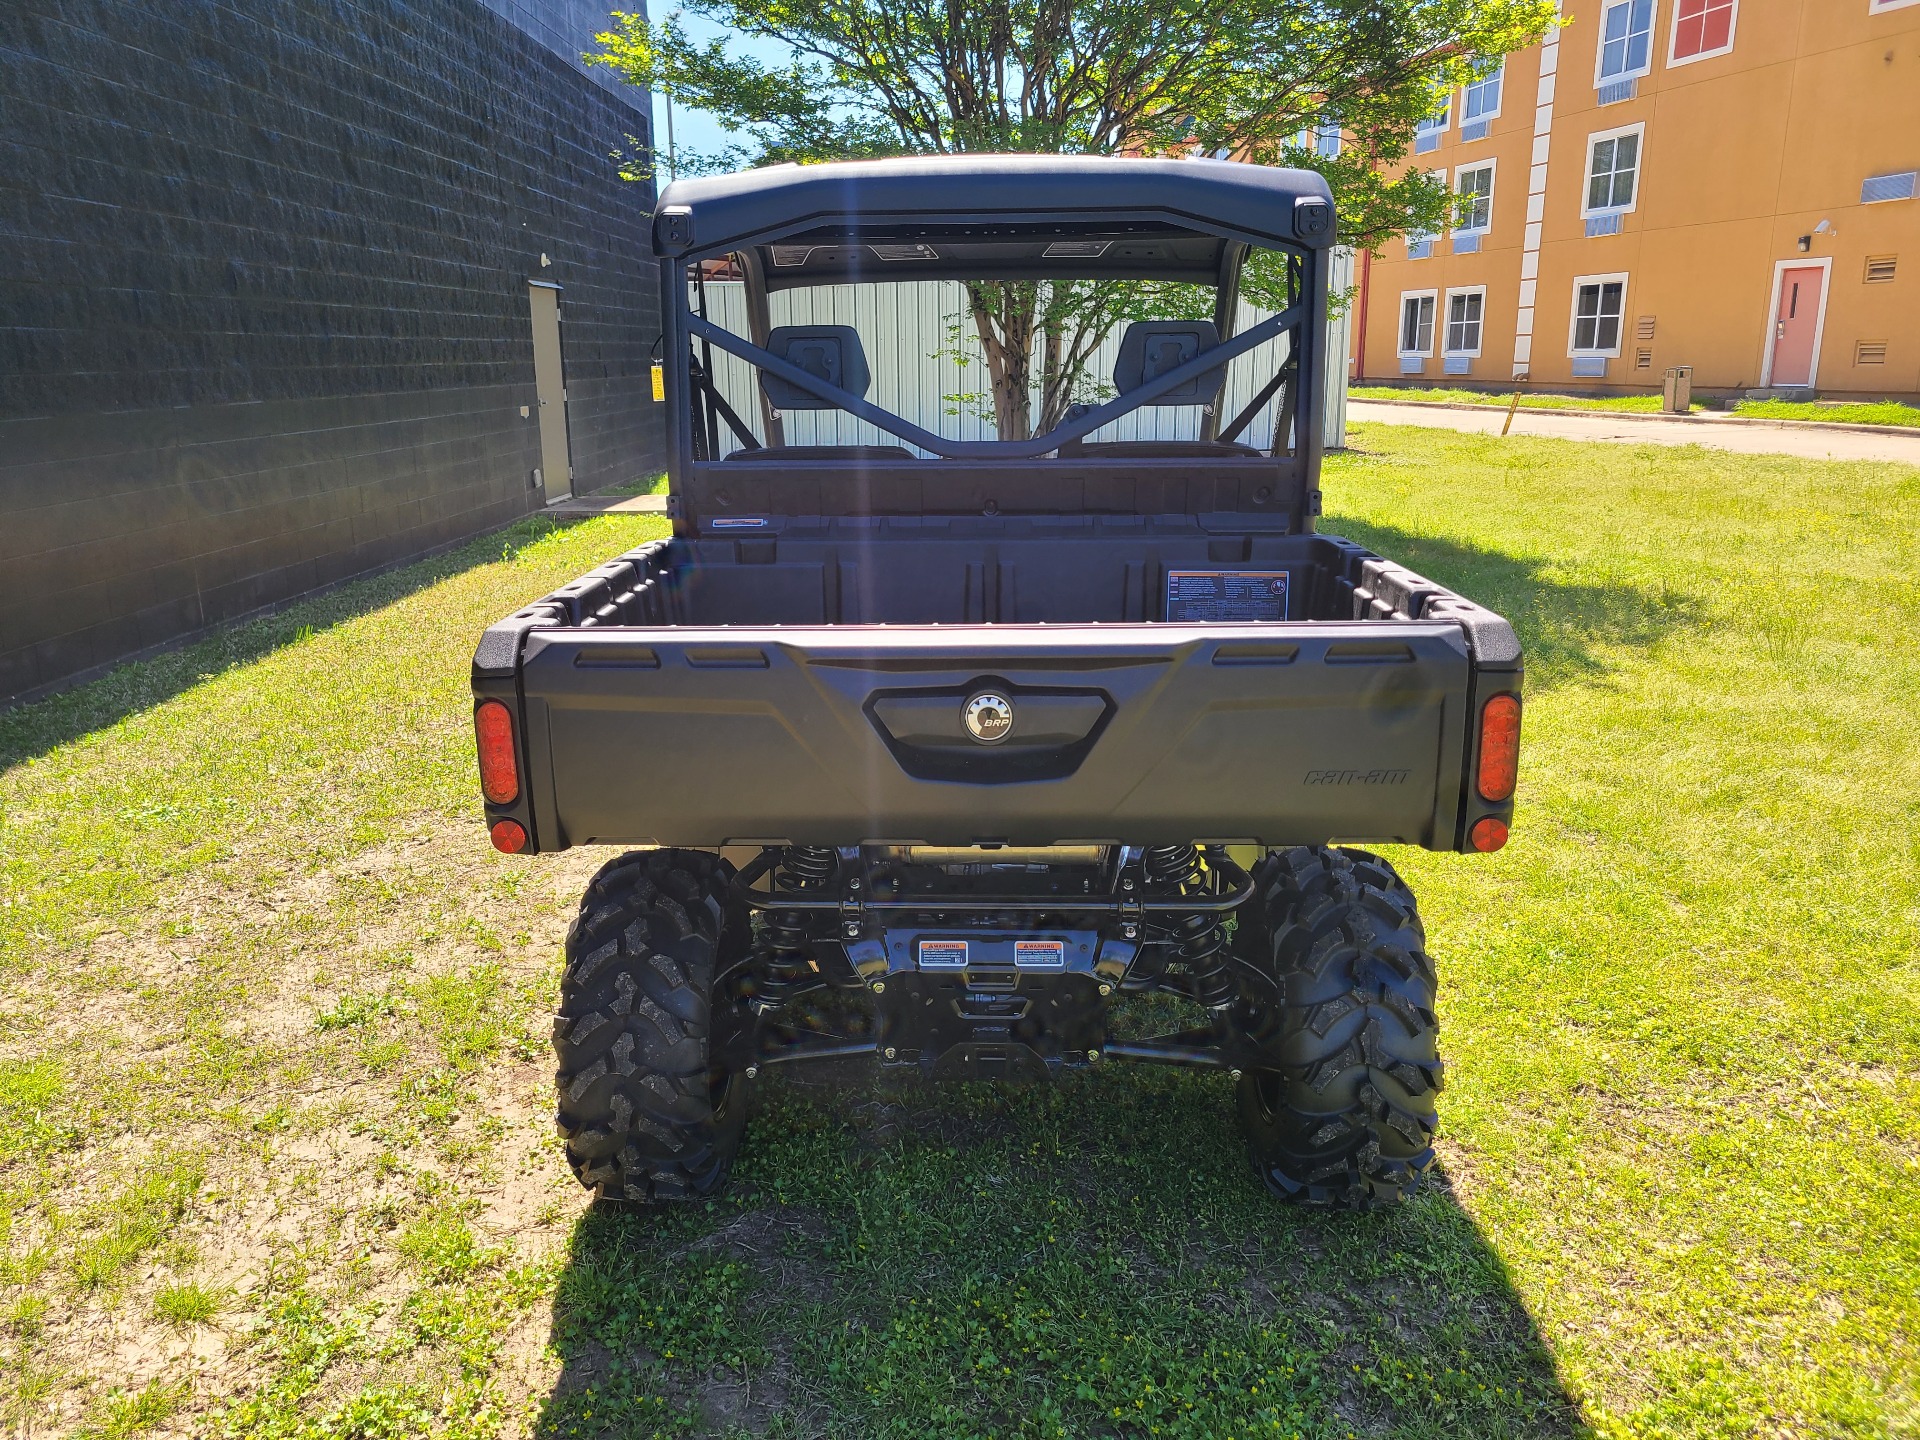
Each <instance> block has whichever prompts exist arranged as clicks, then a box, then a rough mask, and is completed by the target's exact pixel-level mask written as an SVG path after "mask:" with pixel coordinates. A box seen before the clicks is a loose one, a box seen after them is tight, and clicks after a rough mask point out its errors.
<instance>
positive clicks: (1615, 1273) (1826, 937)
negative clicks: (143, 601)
mask: <svg viewBox="0 0 1920 1440" xmlns="http://www.w3.org/2000/svg"><path fill="white" fill-rule="evenodd" d="M1353 438H1354V443H1355V445H1356V446H1357V447H1358V448H1357V449H1356V450H1354V451H1353V452H1350V453H1347V454H1344V455H1341V456H1339V457H1336V458H1334V459H1332V460H1330V461H1329V464H1328V474H1327V494H1328V506H1329V510H1330V512H1331V513H1330V514H1329V516H1328V519H1327V522H1326V528H1327V529H1329V530H1332V531H1335V532H1338V533H1341V534H1346V535H1350V536H1353V537H1355V538H1357V539H1360V540H1362V541H1364V542H1366V543H1368V544H1371V545H1373V546H1375V547H1376V548H1378V549H1379V550H1381V551H1383V552H1384V553H1386V554H1388V555H1390V556H1393V557H1394V558H1396V559H1400V560H1403V561H1405V562H1407V563H1408V564H1410V565H1413V566H1414V567H1415V568H1417V569H1420V570H1423V571H1425V572H1426V573H1428V574H1430V575H1432V576H1434V577H1435V578H1437V579H1440V580H1443V581H1445V582H1447V583H1449V584H1452V585H1454V586H1456V587H1458V588H1460V589H1462V590H1464V591H1465V592H1467V593H1468V594H1470V595H1472V596H1474V597H1475V598H1476V599H1479V600H1481V601H1484V602H1485V603H1487V604H1490V605H1494V606H1497V607H1499V608H1500V609H1501V610H1503V611H1504V612H1505V613H1506V614H1508V615H1509V616H1510V617H1511V618H1512V619H1513V621H1514V623H1515V625H1516V626H1517V628H1518V629H1519V631H1520V633H1521V635H1522V638H1523V640H1524V641H1525V643H1526V645H1527V647H1528V651H1529V679H1528V684H1529V689H1528V712H1527V722H1526V723H1527V733H1526V743H1525V746H1524V754H1523V765H1522V796H1521V804H1520V811H1519V817H1518V823H1517V827H1516V830H1515V836H1514V840H1513V842H1512V843H1511V844H1510V845H1509V846H1508V847H1507V849H1506V850H1505V851H1503V852H1502V853H1500V854H1499V855H1497V856H1493V857H1486V858H1468V857H1460V856H1445V855H1429V854H1426V853H1424V852H1418V851H1410V852H1401V853H1398V854H1396V855H1395V856H1394V858H1395V860H1396V861H1397V862H1398V863H1399V864H1400V865H1401V866H1402V868H1403V870H1404V871H1405V872H1406V874H1407V875H1408V876H1409V878H1410V879H1411V880H1412V882H1413V884H1414V886H1415V888H1416V889H1417V890H1418V892H1419V893H1420V895H1421V897H1422V900H1423V904H1424V907H1425V910H1426V915H1427V921H1428V927H1429V930H1430V933H1431V936H1432V949H1433V953H1434V955H1435V957H1436V959H1437V961H1438V964H1439V966H1440V971H1441V978H1442V987H1443V988H1442V1020H1443V1026H1444V1029H1443V1034H1442V1040H1443V1044H1444V1046H1445V1049H1446V1052H1447V1059H1448V1063H1449V1082H1450V1083H1449V1089H1448V1092H1447V1094H1446V1095H1445V1096H1443V1097H1442V1099H1443V1112H1442V1113H1443V1119H1444V1130H1443V1137H1442V1145H1441V1151H1442V1156H1443V1163H1444V1169H1445V1176H1444V1183H1443V1184H1442V1186H1441V1187H1440V1189H1439V1190H1438V1192H1437V1193H1435V1194H1432V1195H1430V1196H1427V1197H1425V1198H1423V1199H1421V1200H1419V1201H1417V1202H1415V1203H1414V1204H1413V1205H1411V1206H1409V1207H1407V1208H1406V1209H1405V1210H1403V1211H1401V1212H1399V1213H1395V1214H1390V1215H1379V1216H1369V1217H1358V1218H1355V1217H1348V1216H1341V1215H1315V1214H1301V1213H1297V1212H1293V1211H1289V1210H1286V1209H1283V1208H1280V1207H1278V1206H1277V1205H1275V1204H1274V1203H1273V1202H1271V1201H1270V1200H1268V1199H1267V1197H1266V1196H1265V1195H1264V1194H1263V1193H1262V1192H1261V1191H1260V1190H1259V1189H1258V1188H1257V1186H1256V1184H1255V1182H1254V1180H1253V1178H1252V1176H1251V1175H1250V1174H1249V1173H1248V1171H1247V1169H1246V1166H1245V1163H1244V1159H1243V1157H1242V1154H1241V1150H1240V1145H1239V1141H1238V1138H1237V1136H1236V1134H1235V1131H1234V1127H1233V1123H1232V1118H1231V1115H1230V1111H1229V1097H1228V1086H1227V1082H1226V1081H1225V1080H1224V1079H1223V1078H1218V1077H1211V1076H1196V1075H1181V1074H1172V1073H1160V1072H1147V1071H1135V1070H1127V1069H1123V1068H1112V1069H1108V1070H1105V1071H1102V1072H1099V1073H1095V1074H1090V1075H1088V1076H1085V1077H1083V1078H1080V1079H1077V1080H1075V1081H1073V1082H1071V1083H1067V1084H1063V1085H1061V1086H1060V1087H1058V1088H1055V1089H1030V1090H1023V1089H1013V1088H1007V1089H1002V1088H996V1087H965V1088H954V1089H939V1090H935V1089H922V1088H919V1087H902V1088H888V1089H884V1090H877V1091H876V1090H874V1089H872V1088H871V1087H868V1088H860V1089H850V1090H818V1089H810V1088H801V1087H798V1086H796V1085H793V1084H791V1083H786V1084H779V1085H769V1086H767V1087H765V1088H764V1089H763V1090H762V1092H761V1096H760V1099H759V1101H758V1106H757V1110H756V1113H755V1117H754V1119H753V1122H752V1125H751V1128H750V1130H749V1134H748V1140H747V1146H746V1150H745V1152H744V1154H743V1157H742V1160H741V1163H740V1165H739V1167H738V1169H737V1171H736V1179H735V1184H734V1186H733V1188H732V1190H731V1191H730V1192H728V1194H727V1195H726V1196H725V1197H724V1198H723V1199H720V1200H718V1201H716V1202H714V1203H712V1204H710V1205H704V1206H700V1207H696V1208H693V1209H690V1210H683V1211H679V1212H675V1213H671V1214H667V1215H661V1216H654V1215H644V1214H641V1215H634V1214H609V1213H600V1212H596V1211H593V1210H590V1209H589V1208H588V1207H587V1205H586V1204H585V1202H584V1201H583V1199H582V1198H581V1196H580V1194H579V1193H578V1191H577V1190H576V1189H575V1188H574V1187H573V1185H572V1181H571V1179H570V1178H568V1177H567V1175H566V1172H565V1165H564V1163H563V1161H562V1159H561V1156H560V1154H559V1150H558V1146H557V1142H556V1140H555V1139H554V1137H553V1134H552V1131H551V1128H550V1114H551V1101H550V1098H549V1095H548V1085H549V1079H550V1063H551V1062H550V1060H549V1058H548V1052H547V1040H546V1029H547V1019H546V1017H547V1013H548V1011H549V1009H550V1006H551V1002H552V997H553V993H554V986H555V980H556V972H557V963H556V957H557V953H558V947H559V941H560V937H561V934H562V932H563V929H564V927H565V924H566V921H567V918H568V916H569V914H570V912H571V910H572V908H573V904H574V901H575V899H576V897H577V895H578V892H579V890H580V889H581V887H582V885H583V884H584V882H585V880H586V877H587V876H588V875H589V874H590V873H591V871H592V870H593V869H594V868H596V866H597V865H598V864H599V863H600V862H601V861H602V860H603V859H605V858H606V857H605V856H604V855H603V854H601V853H598V852H594V851H583V852H570V853H567V854H563V855H559V856H550V857H542V858H538V859H533V860H509V859H506V858H503V857H500V856H496V855H495V854H493V853H492V852H491V851H490V850H488V849H487V848H486V845H485V840H484V835H483V832H482V830H481V827H480V825H479V823H478V805H477V797H476V796H475V795H474V794H473V791H474V788H475V782H474V775H473V762H472V758H471V737H470V733H469V723H468V718H467V716H468V709H467V698H466V666H467V661H468V657H469V655H470V652H471V648H472V645H473V642H474V640H475V638H476V637H477V635H478V633H479V631H480V629H481V628H482V627H483V626H484V625H485V624H486V623H487V622H488V621H490V620H492V619H494V618H496V617H497V616H499V615H500V614H503V613H505V612H506V611H507V610H509V609H511V608H513V607H515V606H517V605H519V604H521V603H523V602H524V601H525V600H526V599H528V598H530V597H532V596H534V595H537V594H539V593H542V592H543V591H545V590H546V589H548V588H550V587H551V586H553V585H555V584H557V583H559V582H561V581H564V580H566V579H568V578H571V577H572V576H573V575H575V574H577V573H578V572H579V571H581V570H583V569H585V568H587V567H588V566H589V565H591V564H593V563H596V562H598V561H599V560H601V559H603V558H604V557H605V556H607V555H609V554H612V553H614V552H616V551H617V550H619V549H621V548H624V547H628V546H631V545H633V544H635V543H636V542H638V541H639V540H641V539H643V538H645V537H648V536H652V535H657V534H660V533H662V531H663V526H664V522H663V521H661V520H659V519H655V518H650V517H633V516H610V517H603V518H598V519H594V520H591V521H586V522H583V523H580V524H577V525H574V526H572V527H569V528H565V529H554V528H553V527H551V526H549V525H540V526H535V525H529V526H527V527H523V528H521V529H519V530H517V531H515V532H512V533H511V534H508V535H506V536H500V535H496V536H493V537H491V538H490V539H488V540H486V541H484V542H481V543H478V544H476V545H475V546H472V547H470V548H469V549H468V550H467V551H465V552H463V553H461V554H459V555H455V556H451V557H447V558H444V559H441V560H436V561H433V562H430V563H429V564H427V565H425V566H422V567H417V568H416V569H414V570H411V571H407V572H402V573H400V574H397V575H394V576H390V577H386V578H384V579H380V580H377V581H373V582H370V583H368V584H364V585H361V586H358V587H356V588H354V589H351V590H348V591H345V592H342V593H341V594H338V595H336V596H333V597H330V598H327V599H324V600H320V601H316V602H313V603H310V604H307V605H304V606H301V607H297V608H295V609H294V610H292V611H290V612H288V613H287V614H285V615H284V616H282V617H279V618H277V619H275V620H273V621H270V622H266V623H263V624H261V625H256V626H253V627H250V628H248V629H246V630H242V631H239V632H236V633H234V634H231V635H227V636H224V637H222V638H219V639H217V640H214V641H211V642H209V643H207V644H204V645H201V646H198V647H196V648H194V649H191V650H188V651H185V652H183V653H181V654H178V655H174V656H169V657H165V658H163V659H160V660H157V661H153V662H151V663H148V664H144V665H140V666H133V667H128V668H127V669H125V670H123V671H121V672H118V673H117V674H116V675H114V676H113V677H111V678H109V679H107V680H105V681H103V682H101V683H100V684H97V685H94V686H91V687H89V688H87V689H86V690H83V691H80V692H77V693H76V694H74V695H70V696H66V697H61V698H58V699H55V700H52V701H48V702H45V703H43V704H41V705H38V706H35V707H33V708H31V709H27V710H23V711H18V712H15V713H13V714H10V715H6V716H0V766H4V767H5V768H4V770H3V771H0V1224H3V1225H4V1231H3V1232H0V1254H3V1255H4V1257H5V1258H4V1262H3V1264H4V1268H3V1269H0V1354H4V1356H5V1359H6V1362H7V1363H6V1365H5V1369H4V1374H3V1375H0V1406H4V1407H5V1408H4V1412H0V1423H4V1424H7V1425H10V1426H12V1427H13V1428H14V1429H15V1430H17V1431H18V1432H19V1433H22V1434H30V1435H32V1436H34V1437H40V1436H48V1435H66V1434H93V1435H110V1436H130V1435H136V1434H142V1433H151V1434H175V1435H193V1436H221V1435H232V1436H262V1437H293V1436H298V1437H321V1436H328V1437H343V1440H344V1437H365V1440H373V1437H381V1440H387V1437H400V1436H414V1435H434V1436H448V1437H455V1436H458V1437H465V1436H473V1435H480V1436H487V1435H496V1434H497V1435H508V1436H518V1435H527V1434H530V1433H531V1434H540V1435H566V1436H631V1435H652V1434H655V1433H659V1434H665V1435H683V1434H710V1435H725V1434H730V1433H742V1432H744V1433H767V1434H771V1435H776V1436H792V1437H797V1436H803V1435H814V1434H821V1433H827V1434H835V1435H846V1436H861V1437H865V1436H899V1437H909V1436H911V1437H920V1436H928V1435H933V1436H953V1437H962V1436H985V1435H996V1436H1031V1437H1036V1440H1037V1437H1040V1436H1055V1435H1068V1436H1122V1437H1127V1440H1147V1437H1152V1436H1191V1437H1209V1440H1213V1437H1225V1436H1233V1437H1240V1440H1251V1437H1263V1436H1291V1435H1296V1434H1298V1435H1302V1436H1314V1437H1330V1440H1341V1437H1346V1436H1356V1437H1358V1436H1404V1437H1410V1440H1411V1437H1455V1436H1463V1437H1480V1436H1494V1437H1499V1436H1515V1437H1519V1436H1561V1435H1578V1434H1597V1435H1602V1436H1629V1435H1632V1436H1666V1435H1680V1436H1700V1437H1709V1436H1710V1437H1736V1436H1740V1437H1745V1436H1767V1437H1774V1436H1794V1437H1800V1436H1897V1435H1913V1434H1915V1433H1916V1431H1917V1430H1920V1380H1917V1378H1916V1377H1920V1348H1917V1346H1920V1338H1917V1337H1920V878H1916V877H1920V742H1916V739H1915V735H1914V716H1915V713H1916V711H1915V703H1914V698H1913V697H1914V695H1915V694H1916V693H1917V692H1920V651H1917V650H1916V648H1915V647H1914V646H1913V644H1912V643H1911V637H1912V636H1913V634H1914V633H1915V631H1916V628H1917V627H1920V579H1917V578H1916V577H1920V540H1916V535H1920V523H1917V522H1920V470H1917V469H1914V468H1908V467H1899V466H1893V465H1871V464H1839V463H1816V462H1809V461H1805V460H1799V459H1788V458H1779V459H1774V458H1767V457H1760V458H1755V457H1746V456H1735V455H1730V454H1721V453H1715V452H1707V451H1700V450H1694V449H1688V448H1667V447H1644V448H1641V447H1629V446H1621V445H1608V446H1607V447H1605V449H1604V451H1601V450H1598V449H1597V448H1583V447H1580V446H1577V445H1574V444H1570V443H1567V442H1561V441H1551V440H1536V439H1509V440H1506V441H1504V442H1503V441H1500V440H1497V439H1494V438H1491V437H1483V436H1473V435H1464V434H1454V433H1451V432H1440V431H1424V430H1413V429H1394V428H1387V427H1380V426H1361V427H1356V428H1355V431H1354V437H1353ZM641 763H655V764H669V763H671V757H651V758H650V759H645V760H643V761H642V762H641Z"/></svg>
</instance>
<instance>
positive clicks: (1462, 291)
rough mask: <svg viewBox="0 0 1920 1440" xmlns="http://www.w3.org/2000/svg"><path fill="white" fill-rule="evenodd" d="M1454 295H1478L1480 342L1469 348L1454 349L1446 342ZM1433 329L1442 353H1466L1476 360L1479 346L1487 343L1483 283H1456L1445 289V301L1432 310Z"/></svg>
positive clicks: (1478, 354) (1484, 288) (1485, 304)
mask: <svg viewBox="0 0 1920 1440" xmlns="http://www.w3.org/2000/svg"><path fill="white" fill-rule="evenodd" d="M1456 295H1478V296H1479V297H1480V344H1479V345H1476V346H1474V347H1473V349H1471V350H1455V349H1453V348H1452V347H1451V346H1449V345H1448V344H1447V343H1446V342H1447V331H1448V330H1449V329H1450V328H1451V320H1450V318H1449V314H1448V312H1449V311H1451V310H1452V309H1453V297H1454V296H1456ZM1434 331H1435V333H1436V334H1437V335H1438V336H1439V337H1440V338H1439V342H1438V343H1439V345H1440V353H1441V354H1442V355H1466V356H1470V357H1472V358H1473V359H1475V360H1477V359H1479V358H1480V349H1481V346H1483V345H1485V344H1486V343H1487V287H1486V286H1484V285H1456V286H1453V287H1451V288H1449V289H1448V291H1447V303H1446V304H1445V305H1444V306H1440V307H1437V308H1436V309H1435V311H1434Z"/></svg>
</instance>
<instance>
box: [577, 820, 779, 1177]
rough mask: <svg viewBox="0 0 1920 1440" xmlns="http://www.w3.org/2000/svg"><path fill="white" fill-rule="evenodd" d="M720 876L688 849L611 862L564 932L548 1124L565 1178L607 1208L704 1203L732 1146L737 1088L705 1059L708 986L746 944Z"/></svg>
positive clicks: (742, 1120)
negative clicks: (563, 1153) (561, 1148)
mask: <svg viewBox="0 0 1920 1440" xmlns="http://www.w3.org/2000/svg"><path fill="white" fill-rule="evenodd" d="M732 878H733V867H732V866H731V865H729V864H727V863H726V862H725V861H723V860H721V859H719V858H718V857H716V856H712V855H705V854H701V853H699V852H698V851H684V850H652V851H639V852H635V853H633V854H630V855H623V856H621V857H620V858H619V859H618V860H615V861H613V862H612V863H611V864H609V865H607V866H605V867H604V868H602V869H601V871H600V873H599V874H597V875H595V876H594V877H593V883H592V884H590V885H588V887H587V892H586V894H585V895H583V896H582V897H581V900H580V913H579V914H578V915H577V916H576V917H575V918H574V922H573V925H572V927H571V928H570V929H569V930H568V931H567V946H566V956H567V968H566V973H565V975H564V976H563V978H562V979H561V982H560V1013H559V1014H558V1015H557V1016H556V1017H555V1018H554V1022H553V1048H554V1053H555V1054H556V1056H557V1057H558V1059H559V1073H558V1075H557V1076H556V1077H555V1079H556V1082H557V1087H558V1090H559V1109H558V1111H557V1112H556V1114H555V1117H554V1118H555V1122H556V1123H557V1124H558V1126H559V1129H560V1134H561V1136H562V1138H564V1139H565V1141H566V1144H567V1159H568V1161H569V1162H571V1164H572V1165H573V1173H574V1174H575V1175H576V1176H578V1177H579V1179H580V1183H581V1184H582V1185H585V1186H588V1187H589V1188H591V1189H592V1190H594V1191H595V1193H596V1194H598V1195H600V1196H603V1197H605V1198H607V1199H610V1200H627V1201H641V1202H645V1201H663V1200H678V1199H690V1198H693V1197H697V1196H701V1195H707V1194H711V1193H712V1192H713V1191H714V1190H716V1189H718V1188H719V1187H720V1185H721V1184H723V1183H724V1182H725V1180H726V1178H727V1172H728V1170H729V1169H730V1168H731V1167H732V1164H733V1157H734V1154H735V1152H737V1151H738V1150H739V1148H740V1137H741V1133H742V1130H743V1129H744V1127H745V1124H746V1108H747V1106H746V1101H747V1094H746V1085H747V1082H746V1078H745V1076H743V1075H739V1074H735V1073H730V1072H728V1071H726V1070H725V1069H723V1068H721V1067H720V1066H718V1065H716V1064H715V1063H714V1062H713V1060H712V1058H711V1055H710V1053H709V1039H710V1037H711V1035H712V1020H713V1009H714V999H713V987H714V981H715V977H716V976H717V975H720V974H723V973H724V972H725V970H726V968H727V967H728V965H729V963H730V961H731V959H732V958H733V956H734V953H735V952H736V951H737V950H739V949H740V948H742V947H744V945H745V944H746V941H747V933H748V926H747V919H746V915H745V913H744V911H743V909H742V907H741V906H740V905H739V903H738V901H736V900H734V899H733V898H732V895H731V891H730V888H729V887H730V882H731V881H732Z"/></svg>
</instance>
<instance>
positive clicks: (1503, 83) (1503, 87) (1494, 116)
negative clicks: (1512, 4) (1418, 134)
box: [1460, 0, 1920, 125]
mask: <svg viewBox="0 0 1920 1440" xmlns="http://www.w3.org/2000/svg"><path fill="white" fill-rule="evenodd" d="M1913 3H1915V4H1920V0H1913ZM1493 80H1498V81H1499V82H1500V98H1499V99H1498V100H1497V101H1495V102H1494V106H1493V108H1492V109H1491V110H1489V111H1487V112H1486V114H1484V115H1468V114H1467V92H1468V91H1469V90H1471V89H1473V87H1474V86H1475V85H1485V84H1487V83H1488V82H1489V81H1493ZM1506 103H1507V57H1506V56H1504V55H1502V56H1501V57H1500V68H1499V69H1498V70H1496V71H1494V72H1493V74H1491V75H1482V76H1481V77H1480V78H1479V79H1478V80H1473V81H1469V82H1468V83H1467V84H1465V85H1462V86H1461V87H1460V123H1461V124H1462V125H1476V124H1479V123H1481V122H1483V121H1487V120H1498V119H1499V118H1500V107H1501V106H1502V105H1504V104H1506Z"/></svg>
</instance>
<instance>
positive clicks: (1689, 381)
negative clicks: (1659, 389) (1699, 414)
mask: <svg viewBox="0 0 1920 1440" xmlns="http://www.w3.org/2000/svg"><path fill="white" fill-rule="evenodd" d="M1660 408H1661V409H1662V410H1665V411H1666V412H1667V414H1669V415H1684V414H1686V413H1687V412H1688V411H1689V410H1691V409H1692V408H1693V367H1692V366H1691V365H1675V366H1674V367H1673V368H1672V369H1670V370H1668V371H1667V393H1666V400H1665V402H1664V403H1663V404H1662V405H1661V407H1660Z"/></svg>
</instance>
